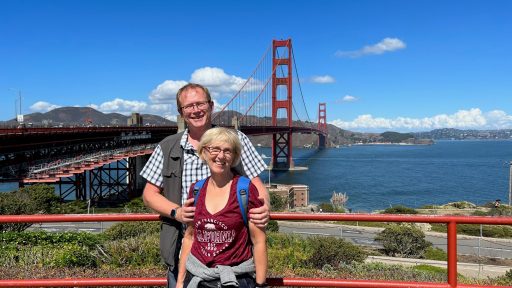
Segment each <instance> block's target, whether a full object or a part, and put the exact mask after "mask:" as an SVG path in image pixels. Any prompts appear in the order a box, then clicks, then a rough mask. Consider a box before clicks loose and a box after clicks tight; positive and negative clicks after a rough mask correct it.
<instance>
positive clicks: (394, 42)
mask: <svg viewBox="0 0 512 288" xmlns="http://www.w3.org/2000/svg"><path fill="white" fill-rule="evenodd" d="M405 47H407V45H406V44H405V43H404V42H403V41H402V40H400V39H398V38H384V39H383V40H382V41H380V42H379V43H377V44H374V45H369V46H364V47H363V48H361V49H359V50H355V51H340V50H338V51H336V53H335V55H336V56H337V57H350V58H357V57H361V56H365V55H379V54H383V53H386V52H393V51H396V50H400V49H405Z"/></svg>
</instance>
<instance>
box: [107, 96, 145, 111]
mask: <svg viewBox="0 0 512 288" xmlns="http://www.w3.org/2000/svg"><path fill="white" fill-rule="evenodd" d="M147 108H148V104H147V103H146V102H142V101H133V100H124V99H120V98H116V99H114V100H112V101H108V102H104V103H102V104H101V105H99V107H98V110H99V111H101V112H106V113H111V112H116V113H121V114H130V113H132V112H145V111H146V110H147Z"/></svg>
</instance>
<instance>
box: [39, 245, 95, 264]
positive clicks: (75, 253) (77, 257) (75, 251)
mask: <svg viewBox="0 0 512 288" xmlns="http://www.w3.org/2000/svg"><path fill="white" fill-rule="evenodd" d="M47 261H48V264H49V266H53V267H88V268H92V267H97V266H98V264H97V262H96V261H97V257H96V256H94V255H93V254H92V253H91V252H90V251H89V249H87V248H86V247H81V246H79V245H76V244H64V245H62V246H61V247H60V248H59V249H58V250H56V253H55V255H54V257H53V259H48V260H47Z"/></svg>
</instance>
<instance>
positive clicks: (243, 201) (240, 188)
mask: <svg viewBox="0 0 512 288" xmlns="http://www.w3.org/2000/svg"><path fill="white" fill-rule="evenodd" d="M250 183H251V179H249V178H247V177H245V176H240V177H239V178H238V183H237V185H236V197H237V199H238V205H239V206H240V211H241V212H242V218H243V219H244V224H245V226H248V225H249V222H248V221H247V212H248V211H247V206H249V184H250Z"/></svg>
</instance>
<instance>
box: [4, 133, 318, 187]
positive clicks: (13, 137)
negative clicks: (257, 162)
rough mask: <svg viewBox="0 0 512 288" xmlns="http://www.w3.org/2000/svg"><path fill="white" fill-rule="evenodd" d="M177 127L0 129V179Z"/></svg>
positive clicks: (150, 140) (149, 140)
mask: <svg viewBox="0 0 512 288" xmlns="http://www.w3.org/2000/svg"><path fill="white" fill-rule="evenodd" d="M228 127H230V126H228ZM231 127H232V126H231ZM239 129H240V130H241V131H242V132H244V133H245V134H247V135H272V134H275V133H287V132H290V133H304V134H305V133H316V134H321V133H323V132H322V131H320V130H318V129H315V128H307V127H287V126H240V127H239ZM177 131H178V127H177V126H143V127H128V126H126V127H55V128H11V129H5V128H4V129H0V143H2V145H0V182H2V181H4V182H5V181H16V180H20V179H23V178H25V177H26V175H27V174H28V172H29V169H30V167H34V166H36V165H38V164H42V163H49V162H53V161H57V160H60V159H65V158H73V157H78V156H81V155H84V154H90V153H92V152H102V151H114V150H116V149H124V150H125V151H126V149H127V148H129V147H134V146H141V145H146V144H156V143H158V142H160V141H161V140H162V139H164V138H165V137H167V136H169V135H172V134H175V133H177Z"/></svg>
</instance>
